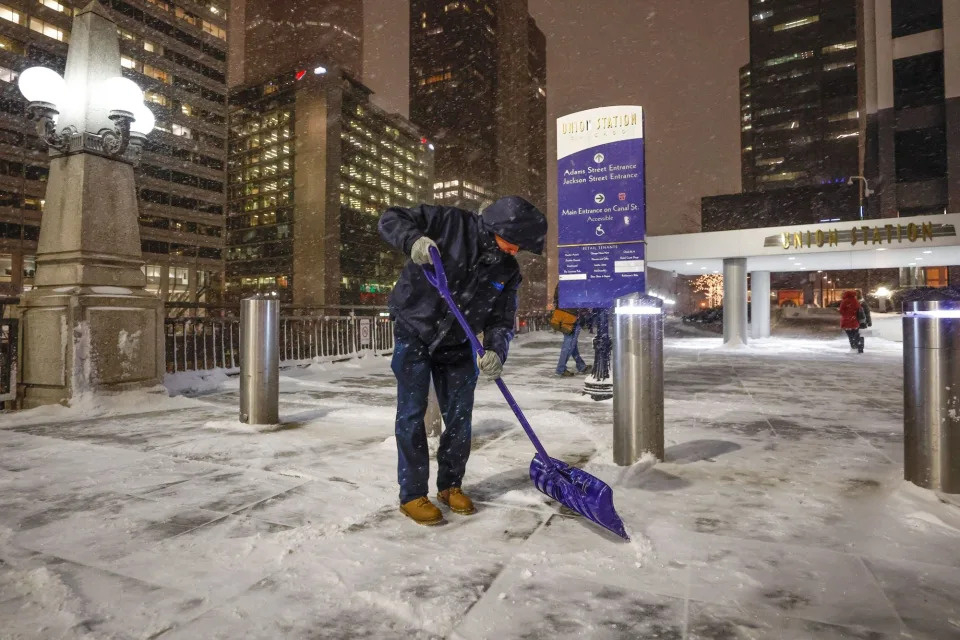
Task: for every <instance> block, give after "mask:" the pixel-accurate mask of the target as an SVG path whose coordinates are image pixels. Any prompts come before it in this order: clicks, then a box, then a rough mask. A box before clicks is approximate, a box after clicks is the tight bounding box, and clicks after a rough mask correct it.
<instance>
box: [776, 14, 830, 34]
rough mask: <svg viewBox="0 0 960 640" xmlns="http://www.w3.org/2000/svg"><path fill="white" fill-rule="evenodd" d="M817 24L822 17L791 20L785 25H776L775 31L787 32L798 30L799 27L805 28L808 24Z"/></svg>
mask: <svg viewBox="0 0 960 640" xmlns="http://www.w3.org/2000/svg"><path fill="white" fill-rule="evenodd" d="M815 22H820V16H807V17H806V18H800V19H799V20H791V21H790V22H784V23H783V24H778V25H776V26H775V27H774V28H773V30H774V31H787V30H788V29H796V28H797V27H805V26H807V25H808V24H813V23H815Z"/></svg>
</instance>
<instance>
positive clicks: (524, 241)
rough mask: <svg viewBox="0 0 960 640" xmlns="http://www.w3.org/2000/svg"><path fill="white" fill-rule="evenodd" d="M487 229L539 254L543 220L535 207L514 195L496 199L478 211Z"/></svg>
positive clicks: (544, 231)
mask: <svg viewBox="0 0 960 640" xmlns="http://www.w3.org/2000/svg"><path fill="white" fill-rule="evenodd" d="M481 217H482V218H483V223H484V225H485V226H486V228H487V229H489V230H490V231H492V232H493V233H495V234H497V235H498V236H500V237H501V238H503V239H504V240H506V241H507V242H509V243H510V244H515V245H517V246H518V247H520V248H521V249H523V250H524V251H529V252H530V253H535V254H537V255H538V256H539V255H542V254H543V245H544V243H545V242H546V241H547V219H546V218H545V217H544V215H543V214H542V213H540V210H539V209H537V208H536V207H535V206H533V205H532V204H530V203H529V202H527V201H526V200H524V199H523V198H520V197H518V196H507V197H506V198H500V199H499V200H497V201H496V202H494V203H493V204H492V205H490V206H489V207H487V208H486V209H484V210H483V213H482V214H481Z"/></svg>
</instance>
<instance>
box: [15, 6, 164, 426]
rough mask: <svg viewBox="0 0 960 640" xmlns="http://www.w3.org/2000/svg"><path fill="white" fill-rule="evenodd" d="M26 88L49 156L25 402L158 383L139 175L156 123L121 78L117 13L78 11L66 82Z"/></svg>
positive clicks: (28, 75) (29, 83)
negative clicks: (138, 167) (140, 218)
mask: <svg viewBox="0 0 960 640" xmlns="http://www.w3.org/2000/svg"><path fill="white" fill-rule="evenodd" d="M18 85H19V87H20V92H21V93H22V94H23V96H24V98H26V100H27V102H28V103H29V104H28V106H27V117H28V118H29V119H30V120H31V121H33V122H35V123H36V129H37V133H38V134H39V136H40V137H41V139H43V141H44V142H45V143H46V144H47V146H48V149H49V152H50V154H49V155H50V170H49V174H48V177H47V183H46V193H45V203H44V208H43V216H42V218H41V220H40V234H39V238H38V240H37V254H36V255H37V258H36V265H37V268H36V275H35V277H34V285H33V288H32V289H31V290H30V291H25V292H24V294H23V296H21V298H20V331H21V335H23V336H24V338H23V342H21V351H20V367H19V371H21V372H22V373H21V375H20V385H19V389H20V390H21V392H22V403H23V406H24V407H26V408H31V407H36V406H39V405H42V404H52V403H58V402H65V401H70V399H71V398H75V397H77V396H78V395H79V394H81V393H101V392H102V393H115V392H122V391H127V390H131V389H136V388H153V387H156V386H157V385H158V384H160V381H161V380H162V379H163V372H164V369H165V366H164V350H163V339H164V338H163V332H164V321H163V302H162V301H161V300H160V298H159V297H158V296H156V295H155V294H154V293H152V292H150V291H148V290H147V289H146V276H145V275H144V271H143V252H142V245H141V240H140V229H139V225H138V224H137V217H138V214H139V211H140V204H139V202H138V197H137V187H136V176H135V174H134V167H135V166H136V165H137V164H138V163H139V161H140V155H141V153H142V151H143V148H144V145H145V142H146V138H147V135H148V134H149V133H150V132H151V131H152V130H153V128H154V125H155V124H156V120H155V118H154V116H153V113H151V111H150V109H149V108H148V107H147V105H146V104H144V101H143V91H141V89H140V87H138V86H137V85H136V83H134V82H133V81H132V80H129V79H127V78H124V77H123V68H122V66H121V57H120V41H119V35H118V33H117V24H116V22H115V21H114V20H113V18H112V14H111V12H110V10H109V9H107V8H106V7H104V6H103V4H101V3H100V1H99V0H91V2H90V3H89V4H88V5H87V6H85V7H84V8H82V9H78V10H76V11H75V12H74V18H73V28H72V29H71V38H70V47H69V49H68V50H67V59H66V64H65V66H64V73H63V76H62V77H61V76H60V74H58V73H56V72H55V71H53V70H51V69H45V68H42V67H33V68H30V69H26V70H25V71H24V72H23V73H22V74H21V75H20V78H19V80H18ZM54 334H56V335H60V336H61V339H59V340H50V339H49V337H50V336H51V335H54ZM117 336H119V340H120V345H121V346H120V347H119V348H118V347H117V344H118V343H117V340H118V337H117Z"/></svg>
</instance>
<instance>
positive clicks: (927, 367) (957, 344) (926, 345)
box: [903, 300, 960, 493]
mask: <svg viewBox="0 0 960 640" xmlns="http://www.w3.org/2000/svg"><path fill="white" fill-rule="evenodd" d="M903 477H904V478H905V479H907V480H909V481H910V482H912V483H914V484H916V485H918V486H920V487H924V488H925V489H933V490H935V491H942V492H944V493H960V301H956V300H923V301H918V302H907V303H904V305H903Z"/></svg>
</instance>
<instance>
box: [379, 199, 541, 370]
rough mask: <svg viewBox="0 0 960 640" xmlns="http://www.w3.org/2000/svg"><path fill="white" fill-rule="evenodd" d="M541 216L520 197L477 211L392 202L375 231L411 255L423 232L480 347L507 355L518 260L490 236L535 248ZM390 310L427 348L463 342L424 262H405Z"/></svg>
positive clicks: (538, 244)
mask: <svg viewBox="0 0 960 640" xmlns="http://www.w3.org/2000/svg"><path fill="white" fill-rule="evenodd" d="M546 234H547V222H546V218H544V216H543V214H542V213H540V212H539V211H538V210H537V209H536V207H534V206H533V205H532V204H530V203H529V202H527V201H526V200H523V199H522V198H502V199H500V200H498V201H497V202H495V203H494V204H492V205H490V207H488V208H487V209H486V211H484V212H483V216H479V215H477V214H475V213H472V212H470V211H464V210H462V209H456V208H453V207H439V206H432V205H426V204H423V205H420V206H418V207H415V208H412V209H405V208H401V207H393V208H390V209H388V210H387V211H386V212H385V213H384V214H383V216H382V217H381V218H380V235H381V236H382V237H383V239H384V240H386V241H387V242H388V243H390V244H391V245H393V246H394V247H396V248H397V249H399V250H401V251H403V252H404V253H405V254H406V255H408V256H409V255H410V250H411V249H412V247H413V244H414V243H415V242H416V241H417V240H419V239H420V238H421V237H423V236H427V237H429V238H430V239H432V240H433V241H434V242H436V243H437V246H438V248H439V249H440V256H441V258H442V260H443V268H444V271H445V272H446V274H447V281H448V284H449V286H450V291H451V293H452V294H453V298H454V300H455V301H456V302H457V304H458V306H459V307H460V310H461V311H463V315H464V317H465V318H466V319H467V322H469V324H470V328H471V329H472V330H473V332H474V333H477V334H479V333H480V332H483V336H484V348H485V349H489V350H492V351H494V352H495V353H496V354H497V355H499V356H500V360H501V361H504V362H505V361H506V359H507V351H508V348H509V344H510V340H512V339H513V327H514V322H515V318H516V313H517V289H518V288H519V287H520V280H521V277H520V266H519V265H518V264H517V260H516V258H514V257H513V256H511V255H509V254H507V253H504V252H503V251H501V250H500V248H499V247H498V246H497V242H496V238H495V236H496V235H499V236H500V237H502V238H503V239H505V240H507V241H508V242H510V243H512V244H515V245H518V246H519V247H520V248H521V249H523V250H526V251H531V252H533V253H538V254H539V253H542V252H543V246H544V241H545V238H546ZM390 311H391V313H392V315H393V316H394V317H395V318H396V320H397V321H398V322H399V323H400V324H401V326H402V328H404V329H406V330H407V331H409V332H412V333H414V334H415V335H418V336H419V337H420V339H421V340H422V341H423V342H424V344H426V345H428V346H429V348H430V351H431V352H433V351H434V350H435V349H436V348H437V347H439V346H440V345H441V344H442V345H444V346H448V345H449V346H452V345H458V344H463V343H465V342H466V341H467V336H466V334H464V333H463V330H462V329H461V328H460V326H459V324H458V323H457V320H456V318H455V317H454V315H453V314H452V313H451V312H450V310H449V309H448V308H447V304H446V303H445V302H444V301H443V298H441V297H440V294H439V293H437V291H436V290H435V289H434V288H433V287H432V286H431V285H430V283H429V282H427V279H426V277H424V275H423V268H422V267H420V266H418V265H415V264H414V263H413V262H408V263H407V265H406V267H404V269H403V272H402V273H401V274H400V279H399V280H398V281H397V285H396V287H395V288H394V290H393V293H392V294H391V295H390Z"/></svg>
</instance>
